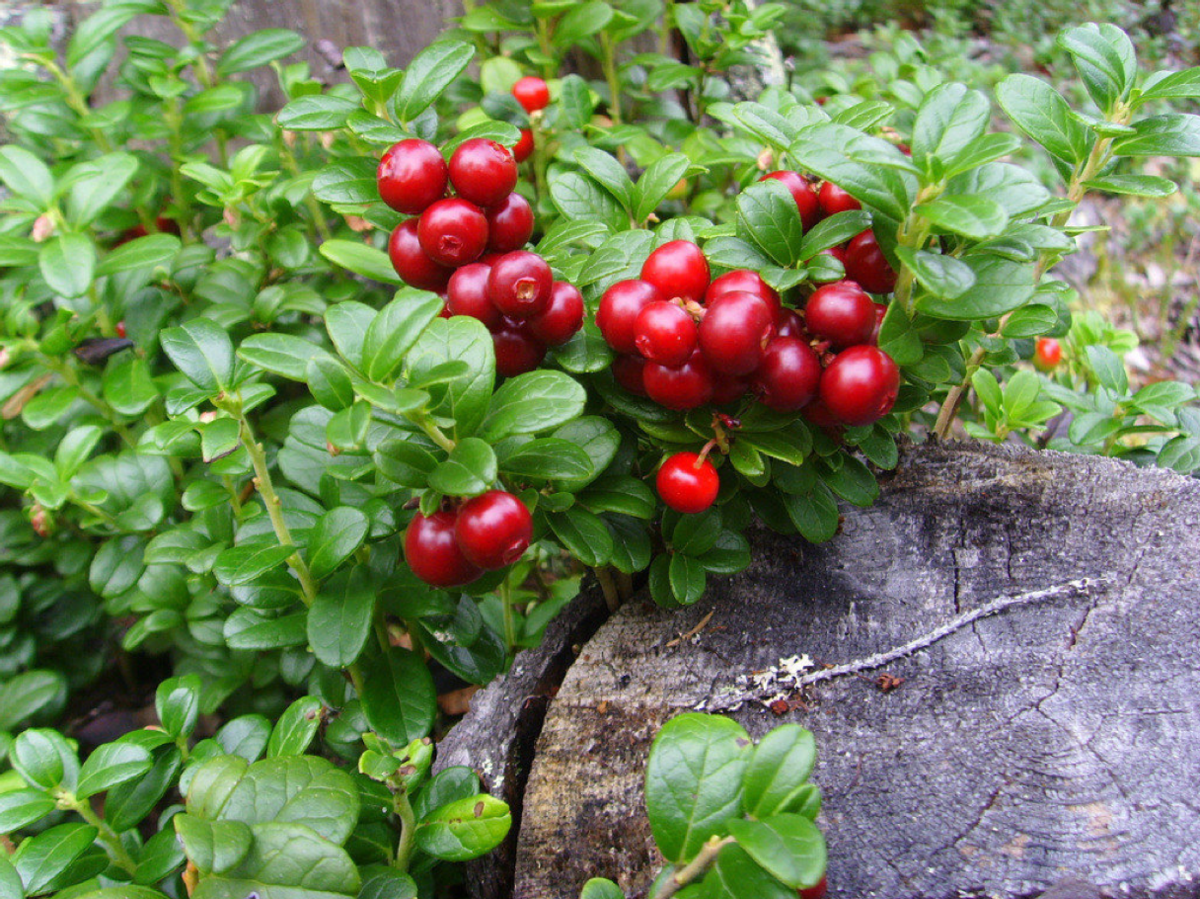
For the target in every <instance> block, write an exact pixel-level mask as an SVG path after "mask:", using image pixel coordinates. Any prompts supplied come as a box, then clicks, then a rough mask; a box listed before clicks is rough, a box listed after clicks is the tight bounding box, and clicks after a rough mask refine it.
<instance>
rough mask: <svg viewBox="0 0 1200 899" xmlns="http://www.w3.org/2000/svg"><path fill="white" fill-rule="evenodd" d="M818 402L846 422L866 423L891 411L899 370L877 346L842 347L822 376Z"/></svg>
mask: <svg viewBox="0 0 1200 899" xmlns="http://www.w3.org/2000/svg"><path fill="white" fill-rule="evenodd" d="M819 389H820V395H821V402H823V403H824V404H825V408H826V409H828V410H829V411H830V413H832V415H833V416H834V418H836V419H837V420H838V421H840V422H841V423H842V424H847V425H869V424H871V423H872V422H874V421H877V420H878V419H880V418H882V417H883V416H885V415H887V414H888V413H889V412H891V411H892V406H893V405H895V402H896V393H897V392H898V391H899V390H900V370H899V369H898V368H897V367H896V363H895V362H893V361H892V357H891V356H889V355H888V354H887V353H885V352H883V350H881V349H879V348H878V347H873V346H863V345H860V346H852V347H850V348H849V349H847V350H842V352H840V353H838V355H837V357H836V358H835V359H834V360H833V362H831V363H830V364H829V367H828V368H826V369H825V371H824V372H823V373H822V375H821V384H820V388H819Z"/></svg>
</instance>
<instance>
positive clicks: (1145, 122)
mask: <svg viewBox="0 0 1200 899" xmlns="http://www.w3.org/2000/svg"><path fill="white" fill-rule="evenodd" d="M1133 128H1134V130H1135V131H1136V132H1137V133H1136V134H1133V135H1131V136H1129V137H1121V138H1117V139H1116V140H1115V141H1113V153H1115V154H1116V155H1117V156H1200V116H1195V115H1185V114H1183V113H1168V114H1166V115H1158V116H1152V117H1151V118H1148V119H1142V120H1141V121H1140V122H1134V124H1133Z"/></svg>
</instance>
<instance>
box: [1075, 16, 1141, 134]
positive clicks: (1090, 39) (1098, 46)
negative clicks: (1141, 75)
mask: <svg viewBox="0 0 1200 899" xmlns="http://www.w3.org/2000/svg"><path fill="white" fill-rule="evenodd" d="M1057 43H1058V46H1060V47H1062V48H1063V49H1064V50H1066V51H1067V52H1068V53H1070V54H1071V56H1073V57H1074V58H1075V68H1076V69H1078V70H1079V76H1080V78H1082V79H1083V83H1084V86H1085V87H1086V88H1087V92H1088V93H1089V94H1091V97H1092V99H1093V100H1095V101H1096V105H1097V106H1099V107H1100V109H1102V110H1103V111H1105V112H1111V111H1112V110H1113V109H1114V108H1115V106H1116V104H1117V102H1119V101H1120V100H1123V99H1125V98H1126V97H1128V96H1129V91H1130V89H1131V88H1132V87H1133V82H1134V78H1136V77H1137V57H1136V54H1135V53H1134V49H1133V44H1132V42H1131V41H1130V40H1129V36H1128V35H1127V34H1125V32H1124V31H1122V30H1121V29H1120V28H1118V27H1117V26H1116V25H1110V24H1107V23H1105V24H1103V25H1097V24H1096V23H1094V22H1089V23H1088V24H1086V25H1080V26H1078V27H1075V28H1067V29H1065V30H1063V31H1061V32H1060V33H1059V35H1058V41H1057Z"/></svg>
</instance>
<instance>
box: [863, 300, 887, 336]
mask: <svg viewBox="0 0 1200 899" xmlns="http://www.w3.org/2000/svg"><path fill="white" fill-rule="evenodd" d="M887 311H888V307H887V304H886V303H876V304H875V327H874V328H873V329H872V330H871V339H870V340H868V341H867V343H869V344H871V346H879V331H880V330H881V329H882V328H883V317H884V316H885V315H887Z"/></svg>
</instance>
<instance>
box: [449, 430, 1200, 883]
mask: <svg viewBox="0 0 1200 899" xmlns="http://www.w3.org/2000/svg"><path fill="white" fill-rule="evenodd" d="M883 486H884V491H883V495H882V497H881V498H880V501H879V502H878V503H877V504H876V505H875V506H874V507H873V508H871V509H847V510H846V511H845V520H844V526H843V529H842V533H841V534H840V535H839V536H838V537H837V538H835V539H834V540H833V541H831V542H830V543H828V544H825V545H822V546H811V545H808V544H806V543H804V542H803V541H800V540H798V539H784V538H779V537H777V536H774V535H771V534H768V533H766V532H756V533H754V534H753V535H752V545H753V546H754V547H755V562H754V564H753V566H752V567H751V568H750V569H749V570H748V571H746V572H745V573H743V574H742V575H740V576H738V577H736V578H732V579H728V580H721V581H714V582H712V583H711V586H710V591H709V595H708V596H707V597H706V598H705V599H704V600H702V601H701V602H700V603H699V604H697V605H696V606H694V607H692V608H691V609H688V610H685V611H683V612H680V613H669V612H664V611H661V610H658V609H656V608H654V607H653V606H652V605H650V604H648V603H645V602H635V603H632V604H630V605H627V606H626V607H625V608H623V609H622V610H621V611H620V612H618V613H617V614H616V615H615V616H614V617H613V618H612V619H610V621H609V622H608V623H607V624H605V626H604V627H603V628H602V629H601V630H600V631H599V632H598V633H597V635H596V637H594V638H593V639H592V640H591V641H590V642H589V643H588V644H587V645H586V646H585V647H584V649H583V652H582V654H581V655H580V657H579V659H578V660H577V661H576V662H575V664H574V666H572V668H571V669H570V671H569V672H568V674H567V677H566V679H565V681H564V682H563V684H562V687H561V689H560V691H559V692H558V695H557V697H556V698H555V700H554V701H553V703H552V704H551V706H550V710H549V712H548V715H547V717H546V721H545V725H544V729H543V730H542V733H541V735H540V737H539V739H538V743H537V748H536V756H535V760H534V763H533V767H532V770H531V772H530V776H529V781H528V784H527V785H526V788H525V795H524V812H523V820H522V824H521V831H520V836H519V847H518V853H517V868H516V888H515V892H514V894H513V895H514V896H515V897H516V899H548V897H556V899H557V897H568V896H569V897H576V896H578V894H579V890H580V888H581V886H582V884H583V883H584V882H585V881H586V880H587V879H588V878H589V877H593V876H606V877H611V878H614V879H616V880H618V882H620V883H621V884H622V886H623V887H625V888H626V890H627V891H628V892H629V893H630V894H631V895H638V891H640V890H644V889H645V888H646V886H647V885H648V883H649V881H650V879H651V877H652V875H653V873H654V870H655V869H656V868H657V866H658V865H659V864H660V863H661V861H660V859H658V858H657V857H656V855H655V852H654V849H653V841H652V840H651V838H650V834H649V827H648V824H647V821H646V819H645V816H644V811H643V797H642V775H643V770H644V767H645V761H646V755H647V752H648V750H649V746H650V741H651V740H652V739H653V736H654V734H655V733H656V732H657V730H658V728H659V727H660V726H661V724H662V723H663V722H664V721H665V720H666V719H667V718H669V717H671V716H672V715H674V714H677V713H679V712H681V711H685V710H688V709H692V708H696V707H701V706H705V705H710V706H712V705H715V706H721V705H723V704H724V705H728V704H729V703H728V698H729V697H730V696H732V695H735V694H737V693H739V692H744V691H746V690H747V687H748V681H747V676H748V675H750V674H751V673H752V672H761V671H764V670H767V669H770V668H771V667H772V666H778V664H779V662H780V660H781V659H784V658H787V657H790V656H794V655H797V654H808V655H810V656H811V657H812V658H813V660H815V663H816V665H817V666H823V665H826V664H840V663H845V662H850V661H853V660H856V659H862V658H865V657H868V656H870V655H872V654H875V653H880V652H885V651H887V650H889V649H892V648H894V647H897V646H902V645H904V644H906V643H908V642H910V641H912V640H913V639H914V638H916V637H919V636H920V635H923V634H929V633H932V632H935V631H936V630H937V629H938V628H939V626H941V625H944V624H945V623H946V622H948V621H951V620H953V619H955V618H956V616H959V615H962V614H963V613H965V612H969V611H970V610H972V609H976V608H979V607H981V606H984V605H986V604H988V603H989V602H991V601H993V600H995V599H996V598H997V597H999V596H1002V595H1006V594H1007V595H1011V594H1016V593H1024V592H1027V591H1037V590H1042V589H1043V588H1047V587H1053V586H1056V585H1061V584H1063V583H1064V582H1066V581H1069V580H1072V579H1077V578H1096V577H1102V578H1106V579H1107V580H1106V582H1105V583H1104V584H1102V585H1101V586H1098V587H1095V588H1093V589H1091V590H1090V591H1086V592H1080V591H1075V590H1066V589H1064V590H1062V591H1059V592H1057V593H1053V594H1051V595H1049V596H1047V597H1043V598H1042V599H1040V600H1039V601H1026V602H1023V603H1020V604H1014V605H1010V606H1008V607H1007V608H1003V609H1002V610H1000V611H997V612H996V613H995V614H993V615H990V616H988V617H984V618H980V619H979V620H976V621H973V622H971V623H970V624H969V625H967V626H963V627H961V628H959V629H957V630H955V631H954V632H952V633H949V634H948V635H946V636H944V637H941V638H940V639H936V640H934V641H933V642H932V643H930V645H928V646H927V647H925V648H922V649H920V650H918V651H915V652H912V653H910V654H909V655H907V656H905V657H904V658H901V659H898V660H895V661H891V662H889V663H888V664H887V665H886V667H885V668H884V669H883V670H885V671H886V672H887V673H888V674H890V675H893V676H895V677H898V678H903V679H904V680H903V683H902V684H901V685H900V686H899V687H898V688H896V689H894V690H891V691H890V692H887V693H884V692H882V691H881V690H880V689H879V688H878V687H877V686H876V685H875V684H874V682H873V679H874V678H875V677H876V676H878V674H879V673H880V671H879V670H872V671H868V672H865V673H863V674H862V675H860V676H857V677H856V676H853V675H849V676H843V677H839V678H834V679H831V680H829V681H827V682H825V683H821V684H818V685H814V686H811V687H809V688H807V689H805V690H803V691H801V692H798V693H796V694H794V695H792V696H790V697H789V698H790V699H793V700H799V701H795V702H792V703H791V705H792V706H793V708H792V709H791V710H786V711H783V713H782V714H775V713H773V712H771V711H769V710H768V709H767V708H766V707H765V706H764V705H763V703H762V702H760V701H751V702H745V703H744V704H742V705H741V707H740V708H738V709H737V710H736V711H733V712H731V714H732V715H733V716H734V717H735V718H737V719H738V720H739V721H741V722H742V723H743V724H744V725H745V726H746V727H747V728H748V729H749V730H750V732H751V733H752V734H753V735H754V736H756V737H757V736H761V735H762V734H763V733H765V732H766V731H767V730H769V729H770V728H772V727H774V726H775V725H777V724H780V723H783V722H786V721H797V722H800V723H802V724H803V725H805V726H806V727H808V728H810V729H811V730H812V731H813V732H814V734H815V736H816V739H817V745H818V751H819V758H818V764H817V770H816V773H815V775H814V780H815V781H816V782H818V783H819V784H820V785H821V787H822V789H823V790H824V794H825V805H824V811H823V813H822V816H821V819H820V823H821V825H822V826H823V828H824V831H825V833H826V835H827V839H828V843H829V851H830V861H829V884H830V895H831V896H833V897H842V899H850V897H854V899H950V897H965V896H970V897H1003V899H1017V897H1029V896H1033V895H1037V894H1038V893H1040V892H1042V891H1043V890H1046V889H1047V888H1049V887H1051V886H1052V885H1053V884H1055V883H1058V882H1060V881H1063V880H1064V879H1069V878H1072V877H1073V878H1076V879H1082V880H1085V881H1089V882H1091V883H1094V884H1096V885H1097V886H1099V887H1100V888H1101V892H1102V894H1103V895H1105V896H1125V897H1132V899H1148V897H1154V899H1183V897H1192V899H1195V897H1200V841H1198V840H1197V835H1200V801H1198V800H1197V798H1196V797H1197V795H1198V794H1200V759H1198V758H1197V750H1196V749H1195V746H1196V744H1197V740H1196V737H1197V735H1200V707H1198V706H1197V705H1196V703H1195V695H1196V691H1197V689H1198V688H1200V663H1198V662H1197V661H1196V658H1195V650H1194V647H1195V646H1196V645H1197V643H1198V642H1200V612H1198V610H1197V596H1198V595H1200V530H1198V529H1197V525H1198V524H1200V482H1198V481H1196V480H1193V479H1189V478H1183V477H1179V476H1177V475H1174V474H1171V473H1169V472H1164V471H1159V470H1137V469H1134V468H1132V467H1130V466H1128V465H1125V464H1123V463H1118V462H1115V461H1112V460H1106V459H1097V458H1083V457H1077V456H1066V455H1060V454H1055V453H1037V454H1035V453H1031V452H1027V451H1023V450H1018V449H1013V448H1011V447H1005V448H992V447H983V446H975V445H969V444H968V445H962V444H960V445H956V446H953V447H938V446H932V447H921V448H914V449H909V450H906V451H905V452H904V453H903V456H902V459H901V463H900V467H899V469H898V470H897V471H896V472H895V473H894V474H891V475H889V476H886V477H885V481H884V485H883ZM710 612H712V613H713V617H712V619H711V620H710V621H709V622H708V623H707V625H706V626H705V627H704V629H703V630H701V631H700V632H699V633H698V634H697V635H696V636H694V637H693V638H691V639H688V640H685V641H683V642H682V643H680V644H678V645H675V646H673V647H672V646H669V645H668V644H669V642H670V641H671V640H673V639H674V638H676V637H677V636H678V635H680V634H682V633H686V632H688V631H689V630H690V629H691V628H693V627H695V626H696V625H697V624H699V623H700V622H701V621H702V619H703V618H704V616H705V615H707V614H708V613H710ZM773 692H774V690H771V689H768V690H765V691H763V692H762V693H761V694H760V696H759V698H760V699H764V700H765V699H767V698H769V696H770V694H771V693H773ZM785 692H787V691H785ZM777 708H779V707H778V706H777ZM474 714H475V713H474V712H473V713H472V716H469V717H468V719H467V721H465V722H464V723H463V725H461V726H460V728H461V732H460V733H459V735H458V736H459V739H461V740H464V741H469V740H471V728H472V727H473V726H474V725H473V724H472V723H471V717H473V716H474ZM1063 895H1068V893H1064V894H1063ZM1070 895H1074V894H1073V893H1070ZM1080 895H1086V893H1082V894H1080Z"/></svg>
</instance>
